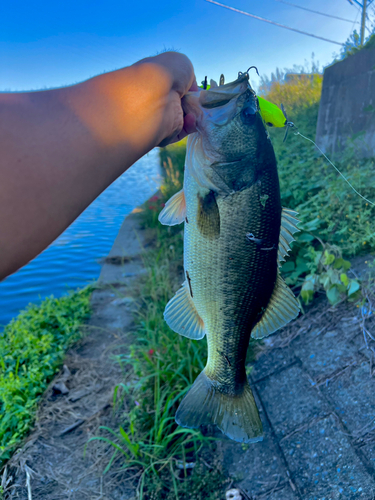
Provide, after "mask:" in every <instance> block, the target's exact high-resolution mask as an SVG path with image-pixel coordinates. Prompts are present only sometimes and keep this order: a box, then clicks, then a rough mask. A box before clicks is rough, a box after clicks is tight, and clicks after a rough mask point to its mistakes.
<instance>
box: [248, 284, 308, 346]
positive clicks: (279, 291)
mask: <svg viewBox="0 0 375 500" xmlns="http://www.w3.org/2000/svg"><path fill="white" fill-rule="evenodd" d="M299 309H300V307H299V303H298V301H297V299H296V298H295V296H294V294H293V292H292V290H291V289H290V288H289V287H288V285H287V284H286V283H285V281H284V280H283V279H282V277H281V276H280V275H279V274H278V275H277V280H276V285H275V288H274V290H273V292H272V295H271V298H270V301H269V302H268V305H267V308H266V310H265V311H264V313H263V316H262V317H261V319H260V321H259V322H258V323H257V324H256V325H255V327H254V329H253V330H252V332H251V336H252V338H253V339H263V338H264V337H268V335H271V333H274V332H276V330H278V329H279V328H282V327H283V326H285V325H286V324H287V323H289V321H292V319H294V318H296V317H297V316H298V314H299Z"/></svg>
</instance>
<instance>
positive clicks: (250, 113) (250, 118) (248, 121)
mask: <svg viewBox="0 0 375 500" xmlns="http://www.w3.org/2000/svg"><path fill="white" fill-rule="evenodd" d="M241 119H242V122H243V123H244V124H245V125H253V124H254V123H255V119H256V109H255V108H254V106H246V107H244V108H243V110H242V111H241Z"/></svg>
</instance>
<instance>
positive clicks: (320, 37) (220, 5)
mask: <svg viewBox="0 0 375 500" xmlns="http://www.w3.org/2000/svg"><path fill="white" fill-rule="evenodd" d="M206 2H209V3H213V4H215V5H219V7H224V8H225V9H229V10H233V12H238V13H239V14H243V15H244V16H248V17H253V18H254V19H258V21H264V22H265V23H269V24H273V25H274V26H279V28H285V29H287V30H290V31H295V32H296V33H300V34H301V35H307V36H312V37H313V38H318V39H319V40H324V41H325V42H329V43H334V44H336V45H340V46H342V45H343V44H342V43H340V42H335V41H334V40H329V39H328V38H323V37H322V36H318V35H313V34H312V33H307V32H306V31H301V30H297V29H296V28H291V27H290V26H285V24H279V23H275V22H274V21H270V20H269V19H265V18H264V17H259V16H255V15H254V14H249V12H245V11H243V10H239V9H235V8H234V7H229V6H228V5H224V4H223V3H219V2H215V1H214V0H206Z"/></svg>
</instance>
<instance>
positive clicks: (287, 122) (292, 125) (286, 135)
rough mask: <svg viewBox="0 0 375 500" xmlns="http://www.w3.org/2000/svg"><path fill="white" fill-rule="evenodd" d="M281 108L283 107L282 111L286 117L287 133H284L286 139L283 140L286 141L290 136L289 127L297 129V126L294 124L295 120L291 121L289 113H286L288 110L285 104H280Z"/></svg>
mask: <svg viewBox="0 0 375 500" xmlns="http://www.w3.org/2000/svg"><path fill="white" fill-rule="evenodd" d="M280 108H281V111H282V112H283V115H284V117H285V127H286V130H285V135H284V139H283V142H285V141H286V138H287V137H288V132H289V129H290V128H295V129H296V130H297V127H296V126H295V125H294V123H293V122H290V121H289V120H288V115H287V114H286V111H285V108H284V105H283V104H280Z"/></svg>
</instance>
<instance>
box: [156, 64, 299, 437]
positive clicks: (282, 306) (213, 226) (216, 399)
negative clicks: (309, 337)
mask: <svg viewBox="0 0 375 500" xmlns="http://www.w3.org/2000/svg"><path fill="white" fill-rule="evenodd" d="M184 108H185V110H186V112H189V111H193V112H194V114H195V116H197V130H198V131H197V132H196V133H194V134H192V135H190V136H189V138H188V142H187V151H186V163H185V176H184V185H183V189H182V190H181V191H180V192H179V193H177V194H175V195H174V196H173V197H172V198H171V199H170V200H169V201H168V202H167V203H166V205H165V207H164V208H163V210H162V212H161V213H160V215H159V220H160V222H161V223H162V224H167V225H174V224H180V223H182V222H184V224H185V232H184V271H185V278H186V280H185V282H184V283H183V285H182V287H181V289H180V290H179V291H178V292H177V293H176V295H175V296H174V297H173V298H172V299H171V300H170V301H169V302H168V304H167V306H166V309H165V313H164V317H165V320H166V322H167V324H168V325H169V326H170V328H172V330H174V331H175V332H177V333H179V334H181V335H184V336H186V337H189V338H192V339H201V338H203V337H204V335H207V343H208V359H207V365H206V367H205V369H204V371H203V372H202V373H201V374H200V375H199V376H198V377H197V379H196V380H195V382H194V384H193V386H192V388H191V389H190V391H189V392H188V394H187V395H186V396H185V398H184V399H183V401H182V402H181V404H180V406H179V408H178V410H177V413H176V422H177V423H178V424H179V425H181V426H183V427H189V428H196V427H199V426H201V425H206V424H216V425H217V427H218V428H219V429H221V431H222V432H223V433H224V434H226V435H227V436H228V437H229V438H231V439H234V440H235V441H240V442H245V443H249V442H255V441H259V440H261V439H262V435H263V430H262V423H261V421H260V418H259V413H258V409H257V407H256V404H255V401H254V397H253V394H252V392H251V388H250V386H249V383H248V380H247V376H246V368H245V362H246V352H247V349H248V345H249V340H250V335H251V336H252V337H253V338H255V339H260V338H263V337H266V336H267V335H270V334H271V333H273V332H275V331H276V330H277V329H279V328H281V327H282V326H284V325H285V324H286V323H288V322H289V321H291V320H292V319H294V318H295V317H296V316H297V315H298V312H299V305H298V302H297V300H296V299H295V297H294V295H293V293H292V292H291V290H290V289H289V288H288V287H287V285H286V284H285V282H284V281H283V279H282V278H281V276H280V274H279V271H278V265H279V264H280V262H281V261H282V260H284V257H285V255H286V254H287V252H288V250H289V244H290V242H291V241H293V240H294V238H293V234H294V233H295V232H296V231H298V229H297V223H298V220H297V219H296V217H295V215H296V212H293V211H292V210H287V209H282V207H281V202H280V189H279V179H278V174H277V166H276V158H275V154H274V151H273V147H272V144H271V141H270V139H269V136H268V134H267V131H266V129H265V126H264V123H263V119H262V117H261V115H260V112H259V102H258V99H257V97H256V94H255V92H254V91H253V90H252V88H251V86H250V84H249V77H248V74H247V73H245V74H241V73H240V74H239V77H238V79H237V80H235V81H234V82H232V83H229V84H226V85H221V86H217V85H215V84H214V82H212V81H211V87H210V89H209V90H202V91H200V92H195V93H191V94H190V95H188V96H186V97H185V98H184Z"/></svg>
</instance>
